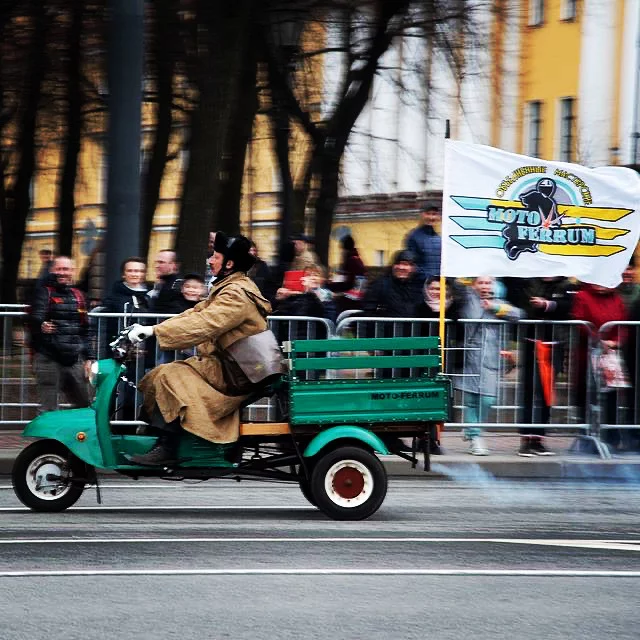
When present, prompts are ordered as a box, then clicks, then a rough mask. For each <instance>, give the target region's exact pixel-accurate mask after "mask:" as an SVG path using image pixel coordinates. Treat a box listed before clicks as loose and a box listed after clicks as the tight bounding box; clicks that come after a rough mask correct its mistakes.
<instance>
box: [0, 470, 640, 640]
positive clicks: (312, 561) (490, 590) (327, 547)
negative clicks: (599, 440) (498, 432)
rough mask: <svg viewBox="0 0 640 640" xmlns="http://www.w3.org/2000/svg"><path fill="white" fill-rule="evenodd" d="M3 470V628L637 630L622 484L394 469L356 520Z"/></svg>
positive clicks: (77, 634)
mask: <svg viewBox="0 0 640 640" xmlns="http://www.w3.org/2000/svg"><path fill="white" fill-rule="evenodd" d="M104 483H105V486H104V487H103V499H104V504H103V505H102V506H98V505H96V503H95V492H94V491H92V490H87V492H86V493H85V495H84V496H83V498H82V500H81V501H80V502H79V503H78V507H76V508H74V509H72V510H69V511H68V512H66V513H63V514H54V515H46V514H36V513H32V512H29V511H27V510H25V509H24V508H22V507H21V505H20V504H19V502H18V501H17V499H16V498H15V497H14V495H13V492H12V490H11V489H10V488H9V483H8V481H7V480H6V479H4V480H3V479H0V487H1V488H0V640H5V639H6V640H22V639H23V638H24V639H27V638H28V639H29V640H33V639H34V638H45V637H46V638H47V639H48V640H57V639H58V638H60V639H63V638H64V639H65V640H75V639H78V640H80V639H82V640H86V639H87V638H97V637H100V638H136V639H138V638H140V639H146V638H153V639H154V640H157V639H164V638H181V639H187V638H230V637H233V638H252V639H255V638H296V639H300V638H367V639H370V638H384V639H389V638H421V639H423V638H434V639H438V640H439V639H445V640H447V639H449V638H451V639H454V638H455V639H456V640H458V639H460V638H464V637H470V638H474V639H484V638H487V639H488V638H509V639H510V640H520V639H523V640H528V639H533V638H536V639H539V638H576V639H577V638H580V639H581V640H582V639H587V640H588V639H594V640H595V639H596V638H597V639H598V640H600V639H601V638H604V637H615V638H616V639H617V640H624V639H626V638H629V639H631V638H633V639H634V640H636V639H637V638H638V630H637V622H638V617H639V616H638V603H640V597H639V596H638V591H639V590H640V535H639V533H638V532H639V531H640V490H639V487H638V486H637V485H628V484H626V485H622V484H620V485H615V484H596V483H592V484H586V483H581V484H577V483H573V484H572V483H567V482H564V483H550V482H549V483H526V482H520V483H514V482H506V481H491V480H490V479H487V478H479V479H478V480H477V481H476V482H474V483H472V484H460V483H454V482H448V481H425V480H420V481H412V480H395V481H392V482H391V484H390V489H389V494H388V496H387V500H386V501H385V503H384V505H383V506H382V508H381V510H380V511H379V512H378V513H377V514H376V515H375V516H374V517H373V518H371V519H369V520H367V521H363V522H355V523H345V522H334V521H331V520H327V519H326V518H325V517H324V516H323V515H322V514H320V512H318V511H317V510H316V509H314V508H313V507H311V506H310V505H308V504H307V503H306V502H305V500H304V498H303V497H302V495H301V494H300V493H299V491H298V489H297V487H295V486H288V485H277V484H270V485H264V484H256V483H246V484H245V483H243V484H241V485H237V484H236V483H234V482H232V481H219V482H210V483H205V484H197V485H185V484H173V483H165V484H162V483H159V482H158V481H148V482H145V483H139V484H136V483H132V482H131V481H118V480H116V479H114V478H109V479H106V480H105V481H104Z"/></svg>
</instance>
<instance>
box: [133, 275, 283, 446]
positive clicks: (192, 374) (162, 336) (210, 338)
mask: <svg viewBox="0 0 640 640" xmlns="http://www.w3.org/2000/svg"><path fill="white" fill-rule="evenodd" d="M247 291H248V292H250V293H251V294H253V296H252V297H254V298H255V300H256V302H255V303H254V302H253V301H252V300H251V298H249V296H248V295H247V293H246V292H247ZM256 304H257V305H259V306H260V307H261V309H262V310H263V313H264V314H265V315H266V314H267V313H270V312H271V306H270V304H269V303H268V302H267V300H265V298H263V297H262V295H261V294H260V290H259V289H258V287H257V286H256V285H255V284H254V283H253V281H252V280H250V279H249V278H248V277H247V276H246V275H244V274H242V273H234V274H232V275H230V276H228V277H227V278H225V279H224V280H223V281H222V282H220V283H217V284H216V283H214V285H213V287H212V289H211V293H210V294H209V297H208V298H207V299H206V300H203V301H202V302H199V303H198V304H197V305H196V306H195V307H193V309H188V310H187V311H185V312H184V313H181V314H180V315H178V316H175V317H173V318H169V319H168V320H165V321H164V322H162V323H161V324H159V325H157V326H156V327H155V335H156V338H157V340H158V344H159V346H160V348H161V349H165V350H172V349H186V348H188V347H193V346H194V345H197V351H198V355H197V356H194V357H192V358H189V359H188V360H184V361H182V362H171V363H169V364H162V365H160V366H159V367H156V368H155V369H153V371H150V372H149V373H148V374H147V375H146V376H145V377H144V378H143V379H142V380H141V381H140V389H141V390H142V392H143V393H144V404H145V408H146V410H147V412H148V413H149V415H151V412H152V410H153V406H154V403H155V404H157V405H158V409H160V412H161V413H162V416H163V418H164V419H165V420H166V421H167V422H171V421H172V420H175V419H176V418H180V423H181V425H182V428H183V429H185V430H187V431H190V432H191V433H194V434H195V435H197V436H200V437H201V438H205V439H206V440H210V441H211V442H218V443H225V442H235V441H236V440H237V439H238V433H239V426H240V420H239V411H238V407H239V406H240V404H241V403H242V401H243V400H244V396H228V395H225V391H226V384H225V382H224V379H223V377H222V368H221V364H220V360H219V359H218V358H217V356H216V349H217V348H218V347H222V348H226V347H228V346H229V345H231V344H233V343H234V342H236V341H237V340H239V339H240V338H245V337H248V336H252V335H255V334H256V333H260V332H261V331H264V330H265V329H266V328H267V322H266V320H265V319H264V318H263V316H262V315H261V314H260V313H259V311H258V309H257V307H256Z"/></svg>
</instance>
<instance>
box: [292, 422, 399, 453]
mask: <svg viewBox="0 0 640 640" xmlns="http://www.w3.org/2000/svg"><path fill="white" fill-rule="evenodd" d="M344 439H350V440H360V441H361V442H362V443H364V444H366V445H367V446H369V447H371V448H372V449H373V450H374V451H375V452H376V453H379V454H381V455H389V449H387V447H386V446H385V444H384V442H382V440H380V438H379V437H378V436H377V435H376V434H375V433H373V432H372V431H369V430H368V429H363V428H362V427H355V426H349V425H344V426H340V427H331V428H330V429H327V430H326V431H321V432H320V433H319V434H318V435H317V436H316V437H315V438H314V439H313V440H312V441H311V442H310V443H309V444H308V445H307V448H306V449H305V450H304V453H303V454H302V455H303V456H304V457H305V458H310V457H311V456H315V455H316V453H318V452H319V451H320V450H321V449H323V448H324V447H326V446H327V445H328V444H329V443H331V442H335V441H336V440H344Z"/></svg>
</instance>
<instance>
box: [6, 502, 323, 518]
mask: <svg viewBox="0 0 640 640" xmlns="http://www.w3.org/2000/svg"><path fill="white" fill-rule="evenodd" d="M203 510H206V511H272V510H285V511H292V510H295V511H317V509H316V508H315V507H312V506H310V505H299V506H298V505H283V504H275V505H264V504H255V505H254V504H244V505H240V504H212V505H193V506H185V505H158V506H155V507H154V506H149V505H144V506H140V507H134V506H131V505H126V506H125V505H123V506H121V507H118V506H115V505H112V506H108V507H105V506H102V505H99V504H96V505H95V506H93V507H69V508H68V509H66V510H65V513H69V512H70V511H203ZM0 511H12V512H14V513H15V512H18V511H31V512H33V511H32V510H31V509H29V508H27V507H0ZM33 513H37V512H33ZM47 515H49V516H51V514H47Z"/></svg>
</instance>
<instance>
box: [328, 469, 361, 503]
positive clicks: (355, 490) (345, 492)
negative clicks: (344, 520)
mask: <svg viewBox="0 0 640 640" xmlns="http://www.w3.org/2000/svg"><path fill="white" fill-rule="evenodd" d="M363 489H364V477H363V476H362V474H361V473H360V472H359V471H358V470H357V469H354V468H353V467H342V469H339V470H338V471H337V472H336V474H335V475H334V476H333V490H334V491H335V492H336V493H337V494H338V495H339V496H340V497H341V498H344V499H346V500H351V499H353V498H355V497H357V496H359V495H360V494H361V493H362V491H363Z"/></svg>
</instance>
